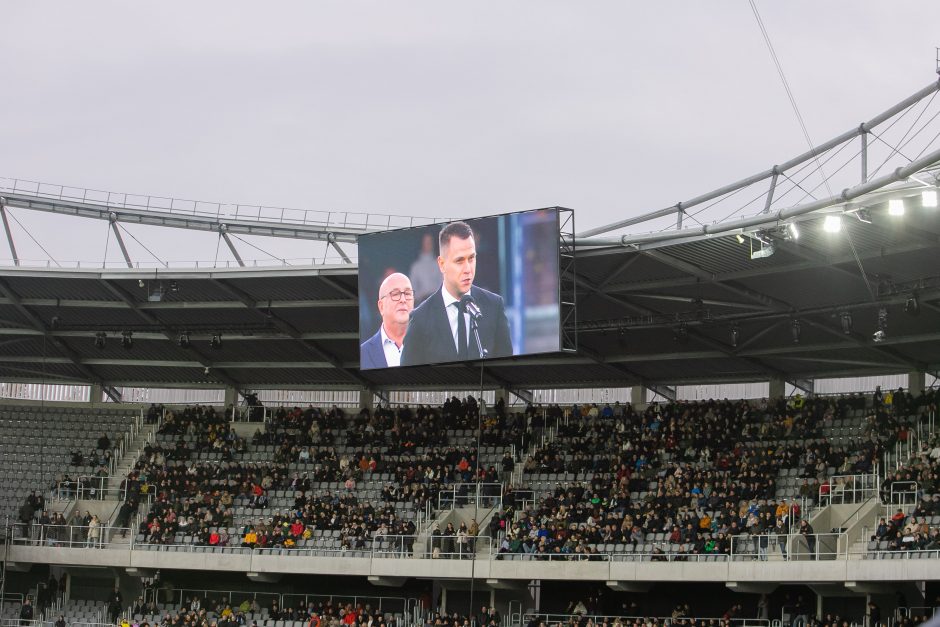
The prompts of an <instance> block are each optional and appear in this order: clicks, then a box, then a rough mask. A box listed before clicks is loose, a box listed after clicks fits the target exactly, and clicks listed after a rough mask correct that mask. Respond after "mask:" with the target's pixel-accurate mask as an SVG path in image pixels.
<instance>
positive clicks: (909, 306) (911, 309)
mask: <svg viewBox="0 0 940 627" xmlns="http://www.w3.org/2000/svg"><path fill="white" fill-rule="evenodd" d="M904 313H906V314H908V315H909V316H916V315H918V314H920V303H919V302H918V301H917V292H914V293H913V294H911V296H910V298H908V299H907V302H906V303H904Z"/></svg>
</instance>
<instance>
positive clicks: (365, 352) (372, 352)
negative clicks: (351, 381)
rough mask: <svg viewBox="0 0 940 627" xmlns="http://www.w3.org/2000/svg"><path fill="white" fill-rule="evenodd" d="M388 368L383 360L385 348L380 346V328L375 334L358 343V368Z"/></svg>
mask: <svg viewBox="0 0 940 627" xmlns="http://www.w3.org/2000/svg"><path fill="white" fill-rule="evenodd" d="M370 368H388V362H386V361H385V350H384V349H383V348H382V329H381V328H380V329H379V330H378V331H376V332H375V335H373V336H372V337H370V338H369V339H368V340H366V341H365V342H363V343H362V344H360V345H359V369H360V370H369V369H370Z"/></svg>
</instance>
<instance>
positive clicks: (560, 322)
mask: <svg viewBox="0 0 940 627" xmlns="http://www.w3.org/2000/svg"><path fill="white" fill-rule="evenodd" d="M545 211H553V212H554V213H555V238H556V239H555V267H556V272H555V285H554V289H555V303H557V306H558V313H557V337H558V342H557V344H556V348H555V349H553V350H546V351H538V352H529V353H523V354H519V355H508V356H505V357H495V358H491V359H487V358H485V357H483V358H480V359H464V360H454V361H442V362H428V363H423V364H413V365H410V366H397V367H394V366H386V367H385V368H367V369H365V370H363V369H362V363H361V361H362V360H361V357H362V352H361V351H362V348H361V347H362V344H363V343H364V342H365V341H366V340H368V338H369V337H370V335H366V336H363V331H364V329H363V328H362V316H361V315H360V314H359V311H358V307H357V312H356V317H357V327H358V336H359V337H358V341H357V348H358V350H359V360H360V363H359V371H360V372H383V371H389V370H399V369H401V368H407V369H415V368H426V367H431V366H444V365H455V364H479V363H487V362H495V363H499V362H502V361H505V360H510V359H517V358H520V357H531V356H536V355H551V354H555V353H563V352H568V351H566V350H565V348H564V319H563V313H562V302H561V282H562V246H561V213H562V211H572V210H571V209H566V208H564V207H559V206H551V207H540V208H536V209H525V210H522V211H510V212H506V213H494V214H490V215H485V216H474V217H468V218H453V219H450V220H446V221H441V222H433V223H430V224H421V225H415V226H405V227H399V228H394V229H386V230H381V231H372V232H369V233H361V234H360V235H358V236H357V238H356V245H357V247H360V248H359V252H360V255H359V263H358V264H357V268H356V278H357V290H356V296H357V302H361V296H362V290H361V288H360V287H359V279H360V277H361V271H362V255H361V250H362V249H361V246H362V239H363V238H365V239H366V240H369V239H372V238H381V237H385V236H388V235H391V234H394V233H403V232H408V231H417V230H422V229H434V228H436V227H441V228H443V227H444V226H446V225H448V224H450V223H452V222H466V223H468V224H469V226H470V227H471V228H473V224H472V223H473V222H476V221H478V220H487V219H495V218H503V217H508V216H515V215H525V214H528V213H539V212H545ZM416 306H417V304H416Z"/></svg>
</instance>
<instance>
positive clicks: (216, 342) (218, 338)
mask: <svg viewBox="0 0 940 627" xmlns="http://www.w3.org/2000/svg"><path fill="white" fill-rule="evenodd" d="M209 346H211V347H212V348H214V349H215V350H219V349H220V348H222V334H221V333H215V334H213V335H212V338H211V339H210V340H209Z"/></svg>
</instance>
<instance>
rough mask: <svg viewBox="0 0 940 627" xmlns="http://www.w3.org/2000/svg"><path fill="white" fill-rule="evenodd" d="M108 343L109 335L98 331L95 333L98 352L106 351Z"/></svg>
mask: <svg viewBox="0 0 940 627" xmlns="http://www.w3.org/2000/svg"><path fill="white" fill-rule="evenodd" d="M107 341H108V334H107V333H105V332H104V331H98V332H97V333H95V348H97V349H98V350H104V345H105V344H106V343H107Z"/></svg>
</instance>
